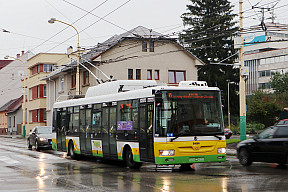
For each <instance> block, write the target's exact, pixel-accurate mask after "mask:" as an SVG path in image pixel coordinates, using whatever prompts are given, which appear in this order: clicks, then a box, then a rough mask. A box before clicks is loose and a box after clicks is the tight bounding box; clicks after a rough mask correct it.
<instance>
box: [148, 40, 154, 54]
mask: <svg viewBox="0 0 288 192" xmlns="http://www.w3.org/2000/svg"><path fill="white" fill-rule="evenodd" d="M149 51H150V52H154V41H150V42H149Z"/></svg>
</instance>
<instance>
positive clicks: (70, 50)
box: [67, 46, 73, 55]
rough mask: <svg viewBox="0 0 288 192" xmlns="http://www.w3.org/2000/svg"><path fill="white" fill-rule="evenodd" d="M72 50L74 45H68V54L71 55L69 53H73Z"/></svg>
mask: <svg viewBox="0 0 288 192" xmlns="http://www.w3.org/2000/svg"><path fill="white" fill-rule="evenodd" d="M72 52H73V47H72V46H70V47H68V48H67V54H68V55H69V54H72Z"/></svg>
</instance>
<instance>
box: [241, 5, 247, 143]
mask: <svg viewBox="0 0 288 192" xmlns="http://www.w3.org/2000/svg"><path fill="white" fill-rule="evenodd" d="M242 5H243V0H239V15H240V37H241V48H240V63H241V67H240V82H239V99H240V101H239V102H240V140H241V141H243V140H246V98H245V97H246V95H245V76H244V75H243V74H242V70H243V69H244V57H243V52H244V51H243V48H244V38H243V11H242V9H243V7H242Z"/></svg>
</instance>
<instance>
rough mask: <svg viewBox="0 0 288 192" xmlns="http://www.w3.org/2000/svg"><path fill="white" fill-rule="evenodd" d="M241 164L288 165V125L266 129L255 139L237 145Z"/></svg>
mask: <svg viewBox="0 0 288 192" xmlns="http://www.w3.org/2000/svg"><path fill="white" fill-rule="evenodd" d="M237 158H238V159H239V162H240V164H242V165H244V166H249V165H251V164H252V162H268V163H278V164H279V165H283V166H285V164H287V163H288V125H276V126H271V127H268V128H267V129H265V130H264V131H263V132H261V133H260V134H258V135H255V136H254V137H253V139H248V140H245V141H241V142H240V143H239V144H238V145H237Z"/></svg>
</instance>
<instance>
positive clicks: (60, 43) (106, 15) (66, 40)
mask: <svg viewBox="0 0 288 192" xmlns="http://www.w3.org/2000/svg"><path fill="white" fill-rule="evenodd" d="M130 1H131V0H128V1H126V2H125V3H123V4H121V5H120V6H119V7H117V8H116V9H114V10H112V11H111V12H109V13H108V14H106V15H105V16H104V17H101V18H100V19H99V20H97V21H95V22H94V23H92V24H91V25H89V26H88V27H86V28H85V29H83V30H81V31H80V32H79V33H81V32H83V31H85V30H86V29H88V28H90V27H91V26H93V25H95V24H96V23H98V22H99V21H101V20H103V19H104V18H105V17H107V16H109V15H110V14H112V13H114V12H115V11H117V10H118V9H120V8H121V7H123V6H124V5H125V4H127V3H128V2H130ZM87 14H88V13H87ZM76 35H77V34H75V35H73V36H71V37H70V38H68V39H66V40H65V41H62V42H61V43H60V44H58V45H57V46H54V47H52V48H51V49H49V50H48V51H46V52H49V51H51V50H53V49H55V48H56V47H58V46H59V45H61V44H62V43H65V42H66V41H68V40H69V39H71V38H73V37H74V36H76Z"/></svg>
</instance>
